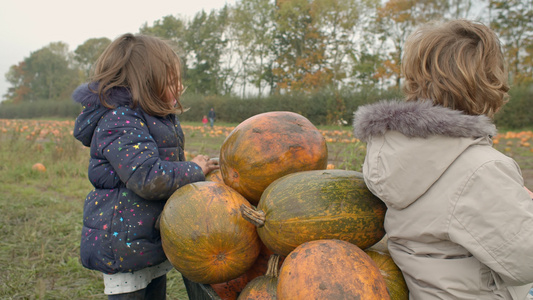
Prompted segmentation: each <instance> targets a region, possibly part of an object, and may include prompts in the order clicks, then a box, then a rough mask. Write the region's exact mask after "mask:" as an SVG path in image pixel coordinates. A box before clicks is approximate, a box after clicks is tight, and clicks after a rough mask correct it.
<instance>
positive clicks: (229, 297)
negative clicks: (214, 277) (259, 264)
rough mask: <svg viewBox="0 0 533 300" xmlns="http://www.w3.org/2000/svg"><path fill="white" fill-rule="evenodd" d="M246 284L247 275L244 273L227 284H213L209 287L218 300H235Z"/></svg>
mask: <svg viewBox="0 0 533 300" xmlns="http://www.w3.org/2000/svg"><path fill="white" fill-rule="evenodd" d="M248 282H249V280H248V274H247V273H244V274H243V275H241V276H239V277H237V278H235V279H232V280H230V281H228V282H223V283H213V284H211V287H212V288H213V290H215V292H216V293H217V295H218V296H219V297H220V299H222V300H235V299H237V297H238V296H239V294H240V293H241V291H242V290H243V289H244V287H245V286H246V284H247V283H248Z"/></svg>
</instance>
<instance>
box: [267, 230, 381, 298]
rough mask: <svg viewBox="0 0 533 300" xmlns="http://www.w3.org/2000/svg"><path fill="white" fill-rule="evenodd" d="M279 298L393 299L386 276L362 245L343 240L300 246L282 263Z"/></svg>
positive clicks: (322, 241) (314, 242)
mask: <svg viewBox="0 0 533 300" xmlns="http://www.w3.org/2000/svg"><path fill="white" fill-rule="evenodd" d="M277 297H278V299H279V300H286V299H290V300H292V299H360V300H386V299H390V297H389V293H388V292H387V285H386V283H385V279H384V278H383V276H382V275H381V273H380V271H379V269H378V267H377V266H376V264H375V263H374V262H373V261H372V259H371V258H370V257H369V256H368V255H367V254H366V253H365V252H364V251H363V250H361V249H360V248H359V247H357V246H355V245H354V244H351V243H349V242H345V241H341V240H317V241H310V242H307V243H304V244H302V245H300V246H298V247H297V248H296V249H294V251H293V252H291V253H290V254H289V255H288V256H287V257H286V258H285V261H284V262H283V265H282V266H281V270H280V273H279V278H278V287H277Z"/></svg>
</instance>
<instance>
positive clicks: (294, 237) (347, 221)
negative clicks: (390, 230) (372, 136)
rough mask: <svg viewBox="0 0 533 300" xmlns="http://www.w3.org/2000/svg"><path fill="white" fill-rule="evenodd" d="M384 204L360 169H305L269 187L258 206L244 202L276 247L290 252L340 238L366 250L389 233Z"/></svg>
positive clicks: (262, 235) (247, 212) (261, 232)
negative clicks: (250, 205)
mask: <svg viewBox="0 0 533 300" xmlns="http://www.w3.org/2000/svg"><path fill="white" fill-rule="evenodd" d="M386 209H387V208H386V206H385V204H384V203H383V202H382V201H381V200H380V199H379V198H377V197H376V196H374V195H373V194H372V193H371V192H370V191H369V190H368V188H367V187H366V184H365V182H364V180H363V176H362V174H361V173H359V172H356V171H346V170H318V171H303V172H297V173H292V174H289V175H286V176H284V177H282V178H279V179H278V180H276V181H274V182H273V183H272V184H271V185H269V186H268V187H267V189H266V190H265V192H264V193H263V195H262V196H261V199H260V201H259V203H258V205H257V209H255V210H254V209H253V208H251V207H249V206H241V212H242V213H243V216H244V218H245V219H247V220H249V221H250V222H252V223H253V224H254V225H256V226H257V233H258V234H259V237H260V239H261V241H262V242H263V243H264V244H265V245H266V246H267V247H268V249H270V250H271V251H272V252H274V253H276V254H279V255H282V256H287V255H288V254H289V253H290V252H291V251H292V250H294V249H295V248H296V247H298V246H299V245H301V244H303V243H305V242H308V241H313V240H320V239H338V240H343V241H347V242H350V243H352V244H355V245H356V246H358V247H359V248H361V249H366V248H368V247H370V246H372V245H374V244H375V243H377V242H379V241H380V240H381V239H382V238H383V236H384V235H385V229H384V227H383V222H384V220H385V212H386Z"/></svg>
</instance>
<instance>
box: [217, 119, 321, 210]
mask: <svg viewBox="0 0 533 300" xmlns="http://www.w3.org/2000/svg"><path fill="white" fill-rule="evenodd" d="M219 158H220V171H221V173H222V178H223V179H224V182H225V183H226V184H227V185H228V186H230V187H232V188H233V189H235V190H236V191H237V192H239V193H240V194H241V195H243V196H244V197H245V198H246V199H248V201H250V203H252V204H253V205H256V204H257V203H258V202H259V199H260V198H261V194H262V193H263V191H264V190H265V189H266V188H267V186H268V185H270V183H272V182H273V181H274V180H276V179H278V178H280V177H282V176H284V175H287V174H290V173H294V172H298V171H306V170H323V169H326V167H327V161H328V150H327V146H326V140H325V139H324V137H323V136H322V134H321V133H320V131H319V130H318V129H317V128H316V127H315V126H314V125H313V124H312V123H311V122H310V121H309V120H308V119H306V118H305V117H303V116H301V115H299V114H296V113H293V112H287V111H276V112H267V113H262V114H258V115H255V116H253V117H251V118H248V119H246V120H244V121H243V122H242V123H240V124H239V125H237V126H236V127H235V128H234V129H233V130H232V131H231V132H230V134H229V135H228V136H227V137H226V139H225V140H224V142H223V143H222V146H221V148H220V157H219Z"/></svg>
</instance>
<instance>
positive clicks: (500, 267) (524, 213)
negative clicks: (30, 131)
mask: <svg viewBox="0 0 533 300" xmlns="http://www.w3.org/2000/svg"><path fill="white" fill-rule="evenodd" d="M449 234H450V239H451V240H452V241H453V242H455V243H457V244H460V245H462V246H463V247H465V248H466V249H467V250H468V251H469V252H470V253H472V255H473V256H474V257H476V258H477V259H478V260H479V261H480V262H481V263H483V264H485V265H486V266H488V267H489V268H490V269H492V270H493V271H494V272H496V273H498V274H499V275H500V277H501V278H502V279H503V280H504V281H505V282H506V283H507V284H509V285H523V284H526V283H530V282H533V251H532V249H533V200H531V198H530V197H529V195H528V193H527V191H526V190H525V189H524V186H523V179H522V176H521V173H520V169H519V167H518V165H516V163H515V162H514V161H512V160H510V161H501V160H495V161H490V162H488V163H485V164H484V165H482V166H481V167H479V168H478V169H477V170H476V171H475V172H474V173H473V174H472V176H470V178H469V179H468V181H467V182H466V183H465V185H464V187H463V189H462V191H460V194H459V195H458V200H457V202H456V204H455V207H454V208H453V213H452V217H451V219H450V227H449Z"/></svg>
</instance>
